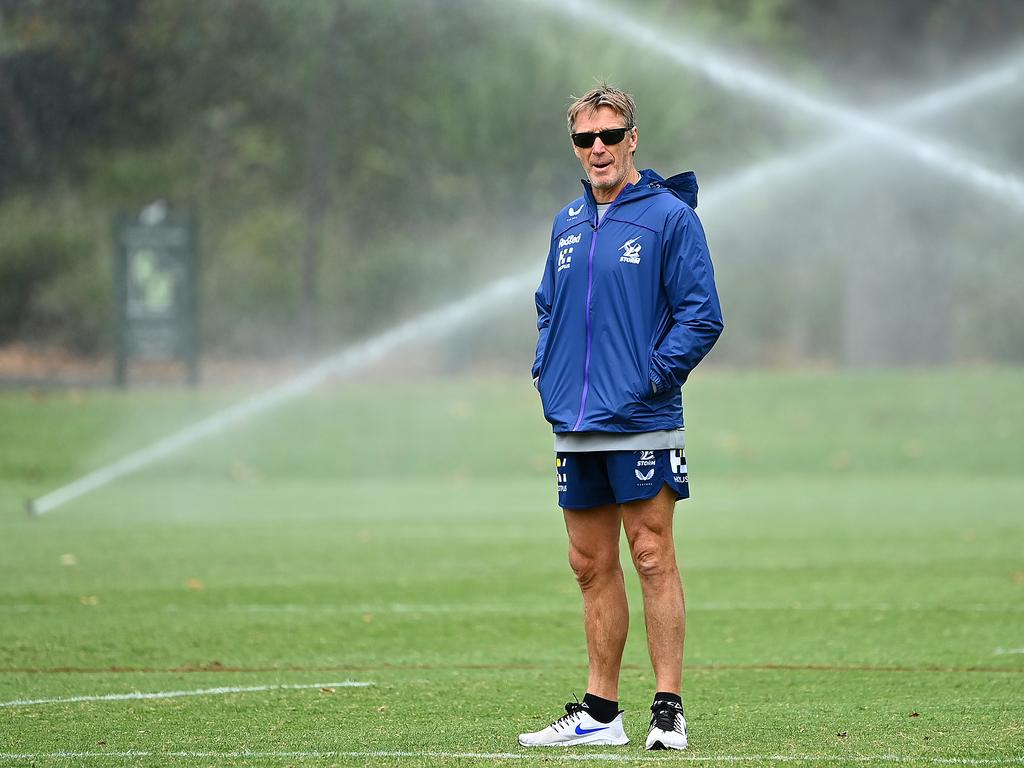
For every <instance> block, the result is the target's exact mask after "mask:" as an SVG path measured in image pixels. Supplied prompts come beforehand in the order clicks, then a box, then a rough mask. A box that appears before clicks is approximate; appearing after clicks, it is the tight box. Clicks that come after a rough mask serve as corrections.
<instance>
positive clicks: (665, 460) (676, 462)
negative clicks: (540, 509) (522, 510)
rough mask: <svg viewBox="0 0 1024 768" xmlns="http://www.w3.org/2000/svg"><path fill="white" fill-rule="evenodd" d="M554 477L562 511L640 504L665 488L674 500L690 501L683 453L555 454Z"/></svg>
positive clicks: (680, 451)
mask: <svg viewBox="0 0 1024 768" xmlns="http://www.w3.org/2000/svg"><path fill="white" fill-rule="evenodd" d="M555 475H556V477H557V479H558V506H560V507H562V508H563V509H590V508H591V507H601V506H604V505H605V504H625V503H627V502H630V501H642V500H644V499H650V498H653V497H654V496H656V495H657V494H658V492H659V491H660V490H661V488H662V486H665V485H667V486H668V487H669V488H671V489H672V490H673V491H675V494H676V500H679V499H688V498H689V497H690V485H689V480H688V478H687V475H686V454H685V453H683V451H682V449H670V450H662V451H590V452H587V453H556V454H555Z"/></svg>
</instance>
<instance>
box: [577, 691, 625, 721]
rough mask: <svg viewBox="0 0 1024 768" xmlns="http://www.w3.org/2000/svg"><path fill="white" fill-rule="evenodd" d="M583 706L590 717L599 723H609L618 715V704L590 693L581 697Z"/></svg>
mask: <svg viewBox="0 0 1024 768" xmlns="http://www.w3.org/2000/svg"><path fill="white" fill-rule="evenodd" d="M583 706H585V707H586V708H587V712H589V713H590V716H591V717H592V718H594V719H595V720H597V722H599V723H610V722H611V721H612V720H614V719H615V716H616V715H617V714H619V702H617V701H610V700H609V699H602V698H601V697H600V696H595V695H594V694H592V693H588V694H587V695H586V696H584V697H583Z"/></svg>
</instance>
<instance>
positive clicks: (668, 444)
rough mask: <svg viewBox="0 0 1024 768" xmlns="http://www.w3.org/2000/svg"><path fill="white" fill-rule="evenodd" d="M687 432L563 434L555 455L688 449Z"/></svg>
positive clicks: (558, 436)
mask: <svg viewBox="0 0 1024 768" xmlns="http://www.w3.org/2000/svg"><path fill="white" fill-rule="evenodd" d="M685 447H686V431H685V429H684V428H683V427H680V428H679V429H663V430H661V431H659V432H563V433H561V434H556V435H555V451H557V452H559V453H584V452H587V451H663V450H666V449H674V448H685Z"/></svg>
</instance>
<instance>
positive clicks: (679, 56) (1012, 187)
mask: <svg viewBox="0 0 1024 768" xmlns="http://www.w3.org/2000/svg"><path fill="white" fill-rule="evenodd" d="M533 2H535V3H539V4H540V5H543V6H545V7H546V8H548V9H550V10H552V11H555V12H557V13H561V14H564V15H567V16H569V17H571V18H573V19H575V20H578V21H582V22H584V23H588V24H591V25H595V26H599V27H601V28H603V29H605V30H606V31H608V32H612V33H614V35H615V36H616V38H617V39H619V40H622V39H624V38H626V37H628V38H631V40H632V42H634V43H636V44H638V45H642V46H644V47H645V48H646V49H648V50H653V51H657V52H659V53H661V54H662V55H663V56H665V57H666V58H668V59H671V60H672V61H673V62H674V63H676V64H678V65H680V66H682V67H684V68H686V69H689V70H691V71H695V72H698V73H700V74H702V75H704V76H705V77H707V78H708V79H709V80H711V81H712V82H714V83H716V84H717V85H719V86H721V87H722V88H725V89H727V90H730V91H734V92H737V93H743V94H745V95H747V96H748V97H751V98H753V99H756V100H757V101H760V102H762V103H767V104H769V105H772V106H779V105H785V106H788V107H790V108H792V109H796V110H799V111H801V112H803V113H805V114H807V115H810V116H812V117H814V118H817V119H819V120H822V121H824V122H826V123H829V124H831V125H833V126H834V127H837V128H839V129H841V130H842V131H843V132H844V133H845V132H853V133H855V134H861V135H863V136H864V137H867V138H871V139H873V140H875V141H878V142H880V143H882V144H885V145H887V146H889V147H891V148H893V149H896V150H898V151H900V152H902V153H905V154H908V155H910V156H911V157H914V158H916V159H917V160H918V161H920V162H922V163H924V164H925V165H928V166H931V167H932V168H933V169H935V170H936V171H938V172H940V173H945V174H947V175H951V176H953V177H954V178H955V179H956V180H957V182H958V183H961V184H963V183H965V182H966V183H968V184H971V185H972V186H974V187H976V188H978V189H982V190H984V191H987V192H989V193H991V194H993V195H995V196H996V197H997V198H998V199H999V200H1001V201H1004V202H1009V203H1010V204H1012V205H1014V206H1016V207H1017V208H1022V209H1024V181H1022V180H1021V179H1019V178H1017V177H1015V176H1013V175H1011V174H1006V173H1000V172H998V171H993V170H991V169H989V168H986V167H984V166H982V165H980V164H979V163H975V162H972V161H970V160H968V159H966V158H965V157H964V156H963V153H961V152H959V151H957V150H956V149H954V148H953V147H950V146H947V145H945V144H943V143H942V142H939V141H937V140H934V139H926V138H923V137H920V136H915V135H913V134H911V133H908V132H907V131H905V130H903V129H902V128H900V127H898V126H896V125H893V124H892V123H890V122H888V121H885V120H882V119H879V118H876V117H873V116H871V115H869V114H867V113H865V112H861V111H860V110H857V109H853V108H850V107H846V106H843V105H841V104H838V103H834V102H830V101H827V100H825V99H822V98H818V97H816V96H813V95H811V94H810V93H807V92H805V91H803V90H801V89H800V88H797V87H795V86H793V85H790V84H789V83H787V82H784V81H782V80H781V79H779V78H776V77H772V76H771V75H768V74H766V73H765V72H763V71H756V70H755V69H754V68H753V67H751V66H748V65H745V64H742V63H740V62H739V61H734V60H730V59H729V58H728V57H726V56H723V55H722V54H721V53H719V52H718V51H716V50H714V49H712V48H709V47H707V46H705V45H703V44H701V43H699V42H697V41H696V40H692V39H686V40H673V39H670V38H669V37H667V36H666V35H665V34H664V33H662V32H661V31H660V30H658V29H655V28H653V27H650V26H647V25H646V24H643V23H640V22H638V21H636V20H635V19H634V18H633V17H632V16H630V15H629V14H626V13H623V12H621V11H619V10H617V9H615V8H612V7H610V6H608V5H601V4H600V3H596V2H594V0H586V2H584V0H533Z"/></svg>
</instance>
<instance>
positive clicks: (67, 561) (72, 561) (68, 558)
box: [60, 553, 78, 565]
mask: <svg viewBox="0 0 1024 768" xmlns="http://www.w3.org/2000/svg"><path fill="white" fill-rule="evenodd" d="M60 564H61V565H78V558H77V557H75V556H74V555H72V554H70V553H69V554H66V555H61V556H60Z"/></svg>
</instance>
